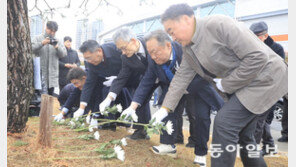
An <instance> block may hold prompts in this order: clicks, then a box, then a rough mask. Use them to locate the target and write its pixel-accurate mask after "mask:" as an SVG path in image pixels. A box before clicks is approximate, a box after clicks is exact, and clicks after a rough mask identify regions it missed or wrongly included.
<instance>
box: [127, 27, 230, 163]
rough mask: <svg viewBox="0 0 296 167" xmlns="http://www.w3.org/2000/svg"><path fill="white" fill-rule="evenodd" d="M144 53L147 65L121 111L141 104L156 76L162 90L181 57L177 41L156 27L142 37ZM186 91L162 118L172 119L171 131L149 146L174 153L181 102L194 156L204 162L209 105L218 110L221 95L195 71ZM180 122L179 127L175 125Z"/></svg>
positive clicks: (130, 111)
mask: <svg viewBox="0 0 296 167" xmlns="http://www.w3.org/2000/svg"><path fill="white" fill-rule="evenodd" d="M145 38H146V44H147V50H148V52H149V55H148V57H147V58H148V69H147V71H146V73H145V75H144V77H143V79H142V81H141V82H140V85H139V87H138V88H137V90H136V92H135V94H134V96H133V101H132V103H131V105H130V107H129V108H128V109H126V110H124V111H123V113H122V114H121V115H127V116H130V115H132V114H133V112H132V110H136V109H137V107H138V106H140V105H143V102H144V101H145V99H146V98H147V97H150V96H151V95H150V94H151V89H152V88H153V85H154V83H155V81H156V80H159V83H160V86H161V87H162V90H163V94H166V93H167V91H168V87H169V85H170V82H171V80H172V78H173V77H174V74H175V72H176V71H177V70H178V68H179V65H180V64H181V60H182V54H183V52H182V46H181V45H180V44H179V43H177V42H172V41H171V39H170V38H169V36H168V34H167V33H165V32H164V31H163V30H156V31H153V32H151V33H150V34H148V35H147V36H146V37H145ZM187 92H188V93H187V94H186V95H184V96H183V97H182V98H181V101H180V102H179V104H178V106H177V108H176V109H175V112H174V113H170V114H169V116H168V117H167V118H166V120H165V121H164V122H165V123H167V121H169V120H170V121H172V123H173V129H174V131H173V132H172V134H168V133H167V132H166V131H163V135H161V137H160V143H161V144H160V145H159V146H153V147H152V150H153V152H154V153H156V154H161V155H171V156H176V147H175V145H174V144H175V135H176V134H177V133H176V132H177V131H180V130H181V131H182V125H181V124H182V122H180V121H179V120H180V119H183V118H182V113H183V111H184V103H185V101H186V102H187V104H186V112H187V113H188V116H189V118H190V119H189V120H190V124H192V125H193V135H192V137H193V138H194V141H195V154H196V156H197V157H198V158H197V160H196V163H199V164H201V165H202V164H204V165H205V163H206V162H205V160H206V155H207V142H208V139H209V128H210V124H211V120H210V109H211V107H215V108H216V109H217V110H219V109H220V108H221V107H222V105H223V104H224V102H223V99H222V97H220V95H219V94H218V93H217V92H216V91H215V89H214V87H213V86H212V85H211V84H210V83H209V82H207V81H206V80H204V79H202V78H201V77H200V76H199V75H196V76H195V78H194V79H193V81H192V84H190V85H189V87H188V89H187ZM179 125H181V129H177V128H178V127H179Z"/></svg>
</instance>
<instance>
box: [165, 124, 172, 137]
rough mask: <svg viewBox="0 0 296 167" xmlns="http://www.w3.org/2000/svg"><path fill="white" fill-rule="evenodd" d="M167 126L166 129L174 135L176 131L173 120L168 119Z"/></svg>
mask: <svg viewBox="0 0 296 167" xmlns="http://www.w3.org/2000/svg"><path fill="white" fill-rule="evenodd" d="M165 126H166V131H167V132H168V134H169V135H172V133H173V131H174V129H173V123H172V121H168V122H167V123H166V125H165Z"/></svg>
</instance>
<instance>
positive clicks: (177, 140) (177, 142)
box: [175, 139, 184, 144]
mask: <svg viewBox="0 0 296 167" xmlns="http://www.w3.org/2000/svg"><path fill="white" fill-rule="evenodd" d="M175 144H184V141H183V139H176V140H175Z"/></svg>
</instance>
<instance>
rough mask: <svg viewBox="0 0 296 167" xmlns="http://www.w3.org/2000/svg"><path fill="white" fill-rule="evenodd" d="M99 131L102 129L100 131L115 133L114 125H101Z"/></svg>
mask: <svg viewBox="0 0 296 167" xmlns="http://www.w3.org/2000/svg"><path fill="white" fill-rule="evenodd" d="M98 128H99V129H102V130H111V131H113V132H115V131H116V124H114V123H113V124H103V125H100V126H99V127H98Z"/></svg>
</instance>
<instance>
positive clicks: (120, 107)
mask: <svg viewBox="0 0 296 167" xmlns="http://www.w3.org/2000/svg"><path fill="white" fill-rule="evenodd" d="M116 108H117V111H118V112H120V113H121V112H122V106H121V104H118V105H117V106H116Z"/></svg>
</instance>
